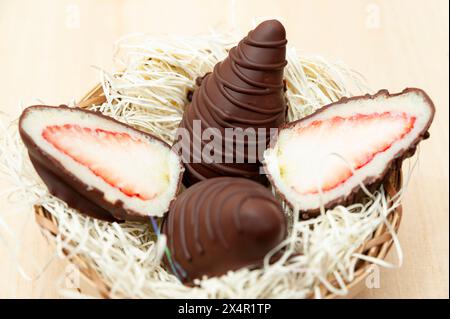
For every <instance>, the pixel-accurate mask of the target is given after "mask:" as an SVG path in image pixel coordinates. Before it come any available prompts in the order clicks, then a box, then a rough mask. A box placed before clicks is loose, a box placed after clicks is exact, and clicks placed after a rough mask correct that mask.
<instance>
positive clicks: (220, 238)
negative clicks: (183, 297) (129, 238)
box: [162, 177, 286, 282]
mask: <svg viewBox="0 0 450 319" xmlns="http://www.w3.org/2000/svg"><path fill="white" fill-rule="evenodd" d="M162 231H163V233H164V234H165V235H166V236H167V247H168V248H169V250H170V255H171V259H172V260H171V262H172V263H171V262H170V261H169V260H168V259H167V257H166V258H165V263H166V265H167V268H168V269H169V270H173V268H175V269H178V271H176V274H177V275H178V276H179V277H180V279H181V280H182V281H184V282H191V281H192V280H193V279H195V278H201V277H202V276H204V275H205V276H208V277H211V276H219V275H222V274H225V273H226V272H227V271H229V270H237V269H239V268H242V267H257V266H260V265H261V263H262V261H263V259H264V256H265V255H266V254H267V253H268V252H269V251H270V250H271V249H272V248H274V247H275V246H277V245H278V244H279V243H280V242H281V241H282V240H283V239H284V238H285V236H286V220H285V216H284V214H283V212H282V209H281V206H280V203H279V202H278V201H277V199H276V198H275V197H274V196H273V195H272V193H271V192H270V190H268V189H267V188H265V187H264V186H262V185H260V184H258V183H256V182H254V181H251V180H248V179H244V178H232V177H216V178H211V179H208V180H205V181H202V182H199V183H197V184H195V185H193V186H191V187H190V188H188V189H187V190H186V191H184V192H183V193H181V195H179V196H178V198H177V200H176V201H175V202H174V203H173V205H172V206H171V208H170V211H169V214H168V215H167V216H166V219H165V220H164V224H163V227H162ZM174 265H175V266H174Z"/></svg>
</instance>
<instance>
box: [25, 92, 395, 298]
mask: <svg viewBox="0 0 450 319" xmlns="http://www.w3.org/2000/svg"><path fill="white" fill-rule="evenodd" d="M105 101H106V97H105V95H104V92H103V87H102V86H101V84H97V85H96V86H94V87H93V88H92V89H91V90H90V91H89V92H87V93H86V94H85V95H84V96H83V97H82V98H81V99H80V101H79V102H78V103H77V104H76V106H77V107H80V108H87V107H89V106H92V105H94V104H101V103H104V102H105ZM401 185H402V170H401V163H396V164H395V165H394V166H393V168H392V169H391V170H390V172H389V173H388V175H387V177H386V181H385V183H384V186H385V189H386V192H387V194H388V195H389V196H393V195H395V194H396V193H397V192H398V190H399V189H400V187H401ZM402 211H403V209H402V205H399V206H398V207H397V208H396V209H395V210H394V211H393V212H392V213H391V214H389V216H388V217H387V221H388V222H389V223H390V224H391V226H392V228H393V230H394V231H395V233H398V230H399V227H400V223H401V219H402ZM34 213H35V220H36V223H37V224H38V226H39V227H40V229H41V232H43V234H44V235H45V233H46V234H50V235H51V237H53V239H54V238H56V236H57V235H58V223H57V221H56V219H55V218H54V217H53V216H52V215H51V214H50V213H49V212H47V211H46V210H45V208H43V207H42V206H40V205H35V206H34ZM392 244H393V239H392V236H391V234H390V233H389V232H387V231H386V226H385V224H384V223H383V224H381V225H380V226H379V227H378V228H377V229H376V230H375V232H374V233H373V236H372V238H371V239H369V240H367V241H366V242H365V243H364V245H363V246H362V247H360V249H359V251H360V252H361V253H364V254H365V255H367V256H371V257H375V258H379V259H385V258H386V256H387V254H388V253H389V251H390V250H391V247H392ZM63 254H64V256H65V257H66V259H67V260H68V261H69V262H70V263H72V264H74V265H75V266H76V267H77V268H78V269H79V270H80V273H81V275H82V276H83V278H84V279H85V280H86V282H87V283H88V284H89V285H90V286H91V287H92V288H94V290H95V291H96V292H97V293H98V295H99V296H101V297H102V298H111V295H110V287H109V286H108V285H107V284H106V283H105V282H104V281H103V280H102V276H101V275H100V274H99V273H98V272H97V271H96V270H95V269H94V268H92V267H91V266H90V265H89V263H88V262H87V261H86V260H85V259H84V258H83V256H82V255H78V254H76V255H70V254H69V252H67V251H63ZM373 266H374V264H372V263H370V262H367V261H362V262H361V264H360V265H359V266H358V267H357V270H356V271H355V274H354V278H353V280H352V281H351V282H348V283H346V288H347V290H348V294H347V295H345V296H340V295H336V294H334V293H332V292H330V291H329V290H327V289H326V288H325V287H324V286H321V287H320V289H321V292H322V296H323V297H324V298H326V299H337V298H342V297H344V298H345V297H348V296H349V295H356V294H358V293H359V292H360V291H357V290H358V288H359V290H362V288H363V287H359V286H361V283H362V281H363V280H365V279H366V277H367V276H368V275H369V271H368V270H370V269H371V267H373ZM311 297H312V296H311Z"/></svg>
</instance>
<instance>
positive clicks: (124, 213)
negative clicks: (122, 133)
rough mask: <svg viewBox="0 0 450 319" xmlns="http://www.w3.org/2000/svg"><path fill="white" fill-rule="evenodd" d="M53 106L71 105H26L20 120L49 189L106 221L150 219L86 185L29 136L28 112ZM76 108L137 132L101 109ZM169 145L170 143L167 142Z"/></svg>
mask: <svg viewBox="0 0 450 319" xmlns="http://www.w3.org/2000/svg"><path fill="white" fill-rule="evenodd" d="M52 107H54V108H61V109H64V108H68V106H66V105H60V106H46V105H34V106H30V107H28V108H26V109H25V110H24V112H23V113H22V115H21V117H20V120H19V133H20V137H21V138H22V141H23V143H24V144H25V146H26V148H27V150H28V155H29V157H30V160H31V163H32V164H33V166H34V168H35V169H36V172H37V173H38V175H39V176H40V177H41V179H42V181H43V182H44V183H45V185H46V186H47V188H48V190H49V192H50V193H51V194H52V195H54V196H56V197H58V198H59V199H61V200H63V201H65V202H66V203H67V205H68V206H69V207H71V208H73V209H76V210H78V211H79V212H80V213H81V214H84V215H88V216H91V217H94V218H97V219H100V220H105V221H108V222H120V221H124V220H128V221H140V222H146V221H148V218H147V217H146V216H142V215H140V214H138V213H137V212H134V211H132V210H129V209H126V208H125V207H124V203H123V202H122V201H121V200H118V201H116V202H115V203H111V202H109V201H107V200H106V199H105V197H104V194H103V192H102V191H100V190H98V189H95V188H92V187H90V186H89V185H86V184H85V183H84V182H83V181H81V180H80V179H79V178H78V177H77V176H75V175H74V174H73V173H72V172H70V171H68V170H67V169H65V168H64V166H63V165H62V164H61V163H60V162H59V161H58V160H57V159H56V158H54V157H52V156H51V155H49V154H47V153H46V152H45V151H44V150H43V149H41V148H40V147H39V146H38V145H36V143H35V142H34V141H33V138H32V137H31V136H29V135H28V134H27V132H25V130H24V129H23V128H22V125H21V122H22V120H23V118H24V117H25V116H26V115H27V112H29V111H30V110H32V109H39V108H52ZM77 110H78V111H80V112H84V113H87V114H95V115H96V116H98V117H103V118H106V119H108V120H109V121H112V122H115V123H119V124H120V125H122V126H125V127H128V128H130V129H132V130H135V131H137V130H136V129H134V128H133V127H131V126H129V125H127V124H124V123H122V122H119V121H117V120H115V119H113V118H110V117H108V116H105V115H103V114H101V113H99V112H93V111H89V110H85V109H81V108H77ZM140 133H141V134H146V135H148V136H150V137H151V138H152V139H156V140H159V141H161V142H162V143H165V142H163V141H162V140H161V139H159V138H158V137H156V136H153V135H150V134H148V133H145V132H140ZM167 147H170V146H169V145H167ZM181 174H182V173H180V177H179V184H178V186H177V187H178V188H179V187H180V184H181V179H182V176H181Z"/></svg>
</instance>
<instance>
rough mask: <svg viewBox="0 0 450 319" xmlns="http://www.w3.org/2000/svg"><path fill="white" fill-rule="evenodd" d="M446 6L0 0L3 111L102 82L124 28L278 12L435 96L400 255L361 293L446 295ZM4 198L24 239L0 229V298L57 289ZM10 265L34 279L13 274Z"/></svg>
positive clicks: (348, 57)
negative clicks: (376, 284) (395, 265)
mask: <svg viewBox="0 0 450 319" xmlns="http://www.w3.org/2000/svg"><path fill="white" fill-rule="evenodd" d="M448 6H449V4H448V0H430V1H422V0H414V1H412V0H345V1H335V0H315V1H312V0H309V1H306V0H305V1H298V0H285V1H283V0H277V1H272V0H268V1H266V0H264V1H263V0H245V1H244V0H234V1H233V0H229V1H224V0H191V1H183V0H179V1H177V0H164V1H139V0H135V1H132V0H130V1H126V0H108V1H106V0H94V1H92V0H84V1H74V0H72V1H69V0H54V1H51V0H41V1H25V0H14V1H13V0H9V1H8V0H1V1H0V39H1V41H0V72H1V74H0V93H1V96H2V100H1V101H0V111H1V112H6V113H8V114H11V115H12V116H17V115H18V114H19V110H20V105H25V106H26V105H30V104H34V103H37V102H38V101H39V100H40V101H44V102H45V103H47V104H59V103H67V102H69V101H70V100H71V99H77V98H79V97H80V96H82V95H83V93H85V92H87V90H89V89H90V88H91V87H92V86H93V85H94V84H95V83H96V82H97V81H98V80H99V74H98V71H97V70H96V69H95V68H93V67H92V66H93V65H94V66H99V67H102V68H105V69H112V68H113V63H112V48H113V43H114V41H115V40H116V39H117V38H119V37H120V36H121V35H124V34H127V33H130V32H148V33H153V34H167V33H173V34H199V33H203V32H206V31H207V30H208V28H209V27H214V28H217V29H227V28H230V27H231V26H234V27H235V28H236V29H237V30H238V31H240V32H241V33H245V32H247V31H248V30H249V29H250V28H251V25H252V19H253V18H255V17H256V18H258V17H278V18H280V19H281V20H282V21H283V22H284V24H285V26H286V29H287V34H288V40H289V42H290V44H293V45H295V46H296V47H297V48H299V49H301V50H302V51H305V52H307V53H312V54H319V55H322V56H325V57H328V58H331V59H336V60H342V61H344V62H346V63H347V64H348V65H349V66H350V67H352V68H353V69H356V70H358V71H360V72H361V73H362V74H364V75H365V76H366V78H367V79H368V82H369V84H370V86H371V87H373V88H375V89H378V88H387V89H389V90H390V91H393V92H395V91H399V90H402V89H403V88H405V87H407V86H416V87H421V88H423V89H425V90H426V91H427V92H428V93H429V95H430V96H431V97H432V99H433V100H434V102H435V104H436V108H437V112H436V117H435V120H434V123H433V125H432V127H431V130H430V133H431V138H430V139H429V140H427V141H425V142H424V143H423V144H422V145H421V147H420V159H419V165H418V167H417V168H416V170H415V172H414V174H413V177H412V180H411V183H410V187H409V189H408V191H407V194H406V196H405V198H404V217H403V221H402V225H401V228H400V240H401V243H402V247H403V251H404V259H405V261H404V265H403V267H402V268H401V269H389V270H383V271H382V272H381V284H380V287H379V288H374V289H368V290H366V291H365V292H364V293H363V294H362V295H360V296H361V297H367V298H433V297H437V298H448V297H449V287H448V284H449V277H448V275H449V268H448V262H449V256H448V253H449V245H448V243H449V229H448V227H449V219H448V215H449V189H448V184H449V172H448V165H449V149H448V142H449V120H448V118H449V111H448V108H449V90H448V86H449V73H448V70H449V62H448V61H449V56H448V54H449V42H448V36H449V31H448V30H449V29H448V28H449V17H448V9H449V8H448ZM0 116H2V115H0ZM5 186H7V183H6V182H5V181H4V180H2V179H1V176H0V188H1V187H5ZM0 208H1V210H2V211H1V213H2V214H3V215H6V221H7V222H8V223H9V224H10V225H11V226H10V229H11V230H12V231H13V232H15V233H17V234H18V235H17V238H18V239H19V240H20V246H17V247H16V246H14V245H13V243H14V239H13V238H12V237H11V236H10V235H7V234H4V233H3V234H0V239H3V240H2V241H0V261H1V262H0V297H6V298H14V297H27V298H28V297H32V298H39V297H58V287H59V286H60V285H61V284H62V283H63V282H64V273H65V271H67V268H66V263H65V262H64V261H61V260H59V259H58V258H55V257H54V252H53V250H52V249H51V248H50V247H49V246H48V244H47V242H46V240H45V239H44V238H43V237H42V236H41V234H40V233H39V230H38V229H37V227H36V225H35V223H34V219H33V215H32V212H31V210H30V208H29V207H26V206H24V205H20V204H10V203H9V202H7V201H6V200H5V199H4V198H2V199H0ZM5 242H6V243H7V244H8V246H6V245H5ZM7 247H9V248H7ZM389 259H390V260H391V261H395V260H396V256H394V255H393V254H392V255H391V256H390V257H389ZM49 261H51V262H50V263H48V262H49ZM47 263H48V265H46V264H47ZM17 264H20V265H21V266H22V268H23V270H24V271H25V272H26V273H27V274H28V275H30V276H31V277H33V280H32V281H29V280H25V279H23V278H22V277H21V276H20V275H19V273H18V272H17ZM44 266H46V270H45V272H43V273H42V274H41V275H40V276H37V275H38V274H39V273H40V269H42V268H43V267H44Z"/></svg>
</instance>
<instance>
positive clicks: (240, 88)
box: [180, 20, 287, 185]
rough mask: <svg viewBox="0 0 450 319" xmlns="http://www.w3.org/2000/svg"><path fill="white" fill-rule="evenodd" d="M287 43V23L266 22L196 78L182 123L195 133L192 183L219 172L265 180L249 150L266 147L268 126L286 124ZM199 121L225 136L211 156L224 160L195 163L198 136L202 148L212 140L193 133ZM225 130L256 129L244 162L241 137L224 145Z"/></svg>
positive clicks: (189, 160) (189, 171) (189, 167)
mask: <svg viewBox="0 0 450 319" xmlns="http://www.w3.org/2000/svg"><path fill="white" fill-rule="evenodd" d="M286 43H287V40H286V32H285V30H284V27H283V25H282V24H281V23H280V22H278V21H276V20H269V21H265V22H263V23H261V24H260V25H258V26H257V27H256V29H254V30H253V31H250V32H249V34H248V35H247V36H246V37H245V38H244V39H243V40H241V41H240V42H239V44H238V46H236V47H234V48H232V49H231V50H230V52H229V56H228V57H227V58H226V59H225V60H224V61H222V62H220V63H218V64H216V66H215V67H214V70H213V72H212V73H208V74H206V75H205V76H204V77H203V78H201V79H199V81H197V84H198V85H199V88H198V89H197V90H195V91H194V94H193V96H192V103H191V104H190V105H188V106H187V108H186V111H185V113H184V115H183V119H182V121H181V123H180V127H182V128H185V129H187V130H188V132H189V136H190V141H189V142H190V145H184V146H183V147H190V148H191V152H190V155H189V157H188V156H185V158H183V161H184V162H185V166H186V173H185V183H186V184H187V185H190V184H193V183H196V182H198V181H201V180H205V179H207V178H211V177H218V176H238V177H246V178H251V179H256V180H259V179H260V178H261V176H260V174H259V173H260V172H259V168H260V166H261V164H260V162H259V161H258V158H257V154H256V152H254V153H250V154H249V152H248V149H249V147H251V148H252V149H257V145H258V144H259V147H260V148H261V147H262V148H263V149H265V147H266V146H267V144H268V143H269V141H270V136H269V129H270V128H276V127H278V126H279V125H281V124H283V123H284V122H285V116H286V100H285V96H284V83H283V71H284V67H285V66H286V63H287V62H286V59H285V57H286ZM195 120H201V132H203V131H204V130H205V129H206V128H215V129H218V132H220V134H221V137H223V140H222V141H221V142H220V146H221V147H220V151H218V152H219V154H217V153H213V154H211V155H212V156H214V158H218V157H219V158H221V159H222V160H221V162H220V163H218V162H217V161H214V162H212V163H210V162H211V161H210V160H208V161H205V159H204V158H202V161H201V162H200V163H194V156H193V151H194V150H193V147H194V146H193V145H194V143H193V140H194V139H198V140H199V143H198V144H197V145H201V146H200V147H201V150H203V148H204V147H205V145H206V144H208V143H209V142H210V141H208V140H206V141H205V140H203V141H201V142H200V140H201V136H198V135H195V134H194V133H193V121H195ZM225 128H242V129H244V130H245V129H246V128H254V129H255V131H256V135H253V136H254V137H255V138H254V140H252V141H249V140H248V139H244V140H243V141H244V143H243V144H244V145H243V154H242V156H243V159H244V161H243V163H237V160H236V159H237V158H238V155H237V152H238V151H237V150H236V145H237V142H236V140H233V141H231V139H230V141H231V142H230V143H228V144H227V143H222V142H224V140H225V135H224V131H225ZM258 128H265V129H267V130H266V138H265V139H262V141H259V139H258V133H257V129H258ZM214 134H216V133H214ZM241 136H242V135H241ZM258 141H259V142H258ZM223 144H225V145H223ZM201 150H200V151H201ZM240 152H241V151H240ZM225 154H227V155H228V154H230V156H231V154H232V157H233V160H232V163H226V161H225ZM206 162H208V163H206Z"/></svg>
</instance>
